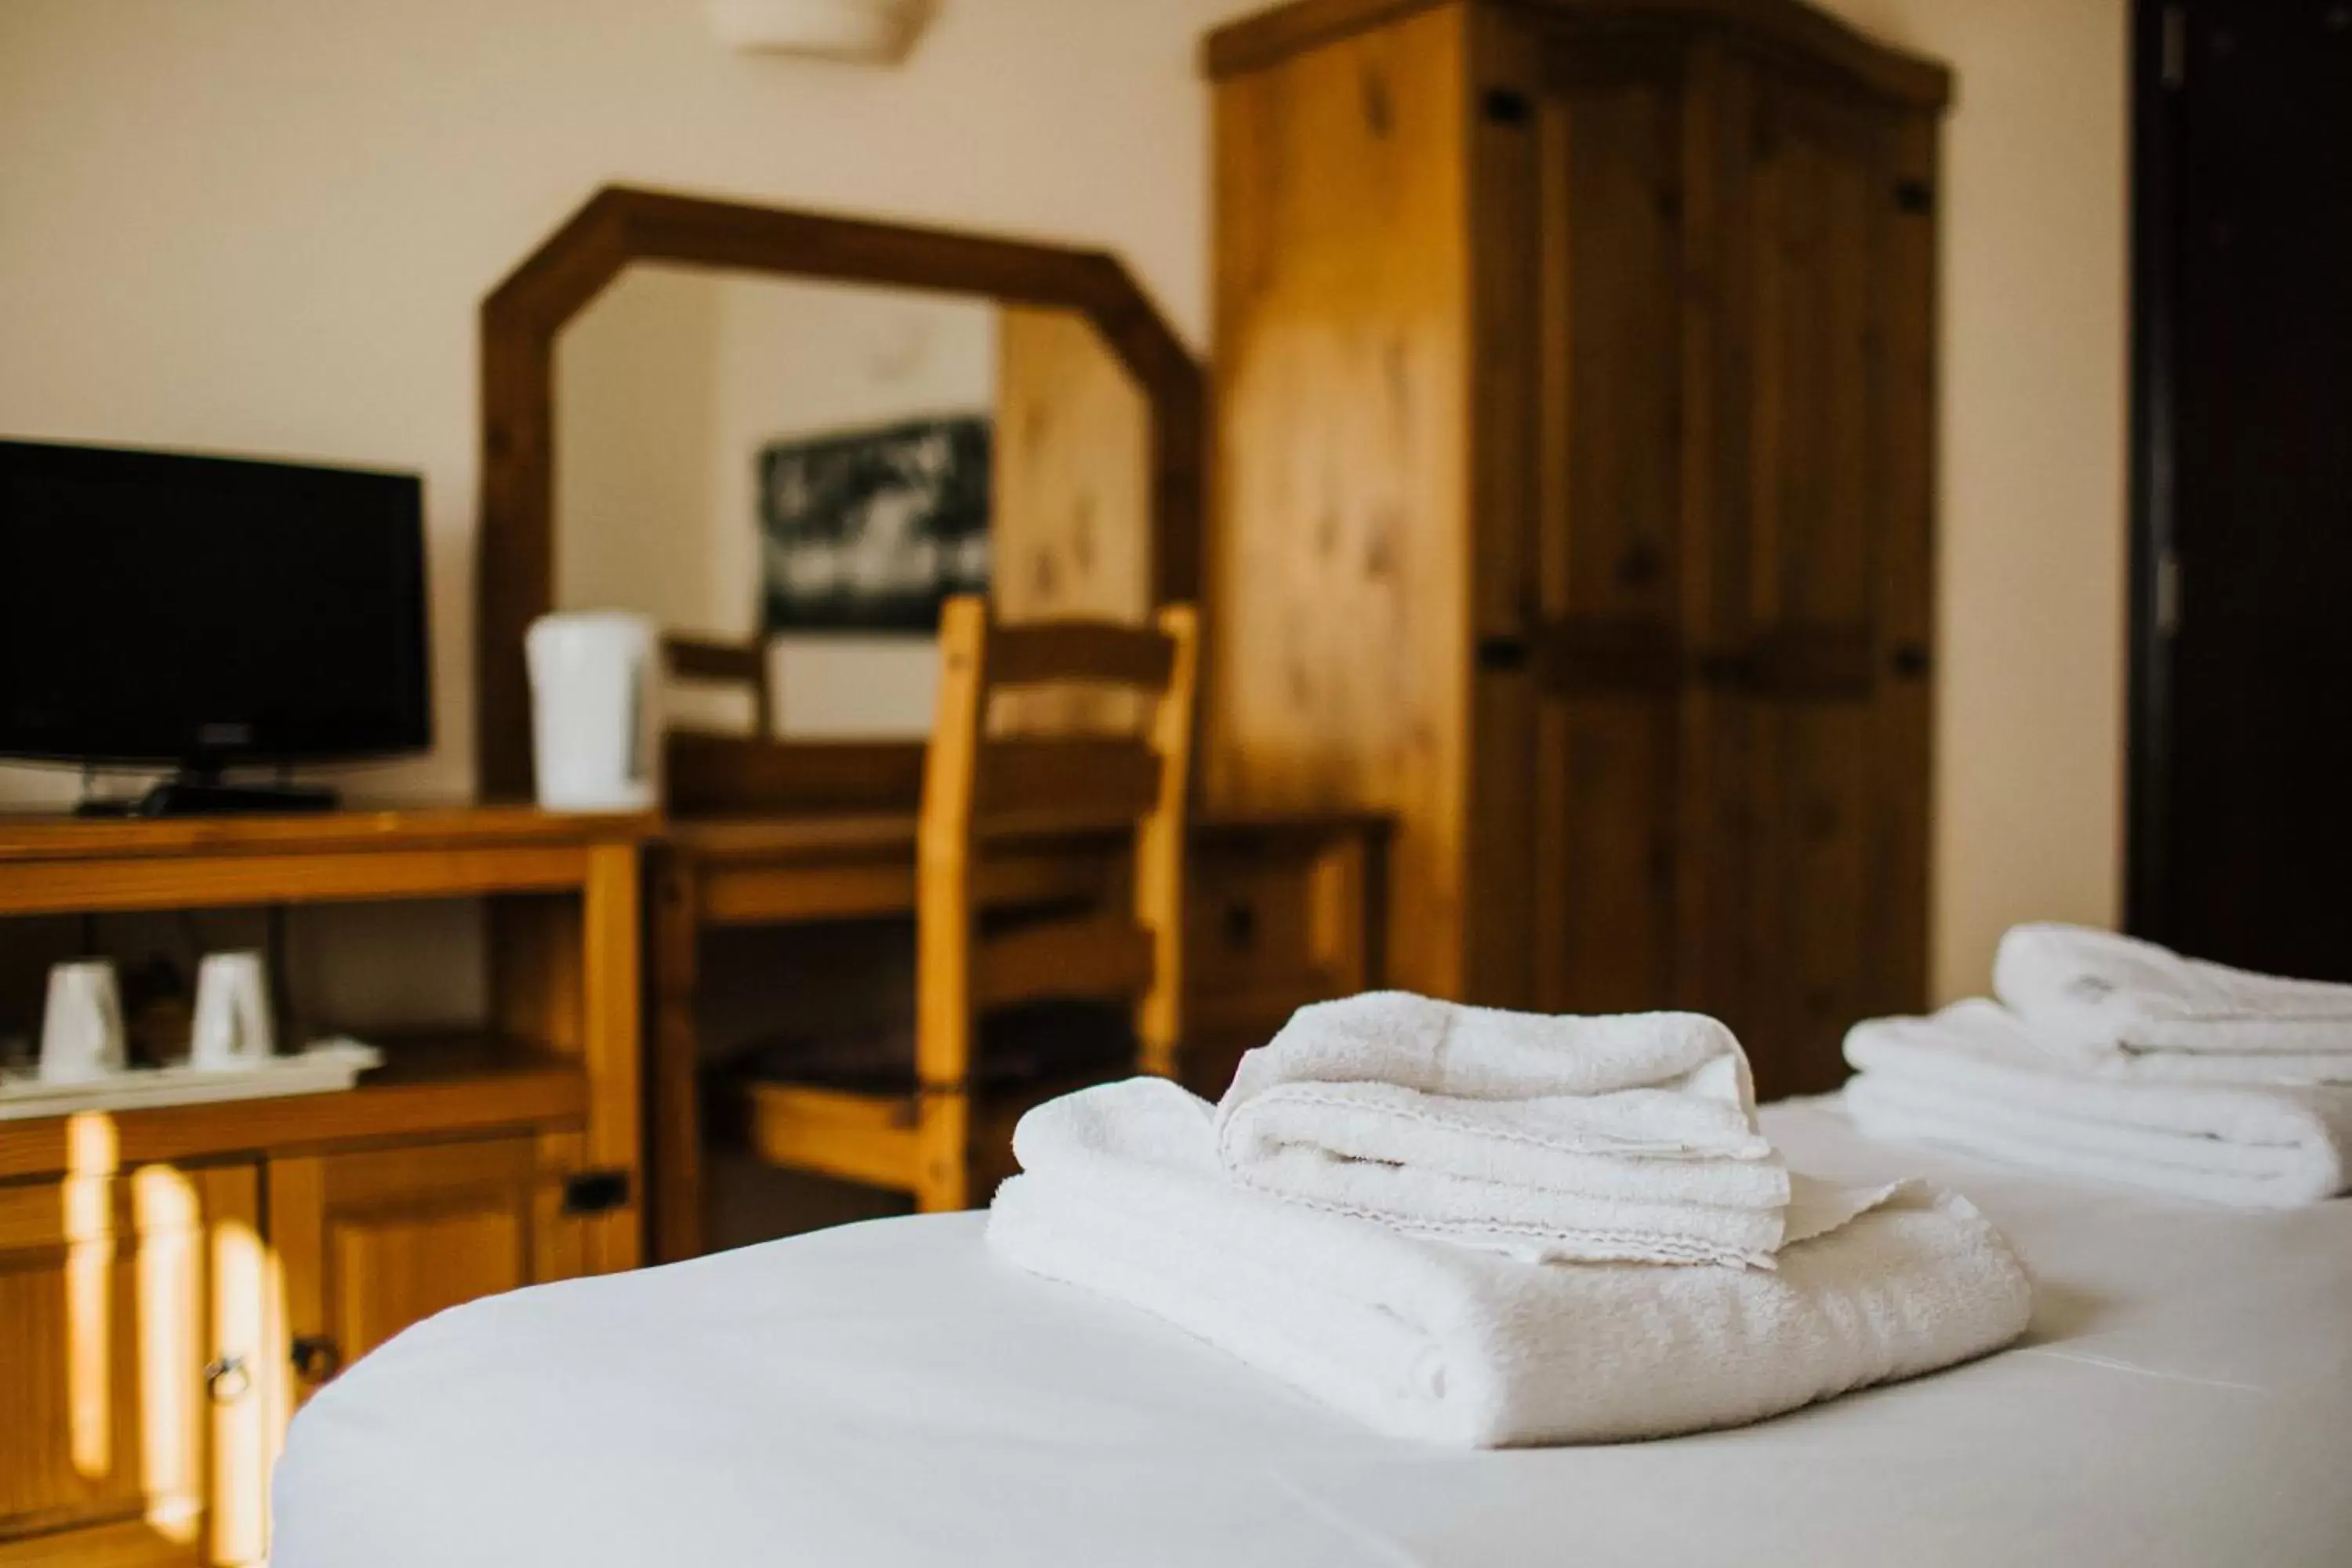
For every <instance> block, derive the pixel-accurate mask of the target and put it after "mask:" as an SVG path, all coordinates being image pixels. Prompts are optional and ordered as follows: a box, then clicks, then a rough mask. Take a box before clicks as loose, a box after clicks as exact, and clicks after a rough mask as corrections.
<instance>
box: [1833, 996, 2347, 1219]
mask: <svg viewBox="0 0 2352 1568" xmlns="http://www.w3.org/2000/svg"><path fill="white" fill-rule="evenodd" d="M1845 1057H1846V1060H1847V1062H1848V1063H1850V1064H1851V1065H1852V1066H1853V1068H1855V1069H1856V1070H1857V1071H1858V1072H1859V1074H1860V1076H1859V1077H1857V1078H1855V1079H1852V1080H1850V1081H1849V1082H1848V1083H1847V1084H1846V1087H1845V1102H1846V1106H1847V1108H1848V1110H1851V1111H1852V1113H1853V1119H1854V1121H1855V1122H1856V1123H1857V1124H1858V1125H1859V1126H1860V1127H1861V1128H1862V1129H1863V1131H1865V1132H1868V1133H1871V1134H1872V1135H1873V1136H1875V1137H1885V1138H1901V1139H1912V1140H1920V1139H1924V1140H1929V1141H1933V1142H1943V1143H1950V1144H1955V1145H1957V1146H1958V1147H1961V1148H1965V1149H1969V1150H1973V1151H1975V1152H1979V1153H1982V1154H1987V1155H1990V1156H1992V1157H1993V1158H1995V1159H1999V1160H2002V1161H2006V1162H2008V1163H2011V1164H2017V1165H2024V1166H2028V1167H2031V1168H2032V1169H2035V1170H2042V1171H2050V1172H2054V1173H2058V1174H2061V1175H2073V1176H2088V1177H2092V1178H2095V1179H2098V1180H2103V1181H2112V1182H2120V1183H2124V1184H2128V1185H2132V1186H2137V1187H2144V1188H2147V1189H2149V1190H2151V1191H2155V1192H2161V1193H2168V1194H2174V1195H2176V1196H2180V1197H2194V1198H2205V1199H2210V1200H2211V1201H2213V1202H2215V1203H2225V1204H2236V1205H2244V1206H2250V1207H2265V1208H2291V1207H2294V1206H2296V1205H2303V1204H2309V1203H2316V1202H2318V1201H2320V1200H2321V1199H2324V1198H2328V1197H2333V1196H2335V1195H2336V1194H2338V1193H2341V1192H2343V1191H2344V1190H2345V1189H2346V1180H2347V1178H2346V1165H2347V1161H2346V1152H2347V1149H2352V1089H2343V1088H2336V1087H2328V1086H2318V1085H2312V1086H2301V1087H2253V1086H2243V1085H2234V1084H2199V1083H2182V1082H2168V1081H2162V1080H2150V1079H2145V1078H2140V1077H2137V1076H2135V1075H2134V1074H2132V1073H2131V1072H2129V1071H2128V1070H2119V1071H2102V1070H2099V1069H2098V1068H2084V1067H2082V1066H2080V1065H2077V1064H2076V1063H2074V1062H2073V1061H2071V1060H2070V1059H2068V1058H2066V1057H2065V1056H2064V1055H2063V1054H2062V1053H2059V1052H2057V1051H2054V1050H2053V1049H2052V1048H2051V1047H2049V1046H2048V1045H2047V1044H2046V1043H2045V1042H2043V1041H2042V1039H2041V1038H2040V1037H2037V1036H2036V1035H2034V1034H2033V1033H2032V1031H2030V1030H2028V1029H2027V1028H2026V1026H2024V1024H2023V1022H2022V1021H2021V1020H2020V1019H2019V1018H2018V1017H2017V1016H2015V1015H2014V1014H2012V1013H2011V1012H2010V1011H2009V1010H2008V1009H2007V1008H2005V1007H2003V1006H2001V1005H2000V1004H1999V1003H1997V1002H1991V1001H1987V1000H1983V999H1978V1000H1973V1001H1968V1002H1958V1003H1955V1004H1953V1005H1951V1006H1949V1007H1947V1008H1945V1009H1944V1010H1943V1011H1942V1012H1940V1013H1937V1014H1936V1015H1935V1016H1932V1017H1927V1018H1874V1019H1872V1020H1870V1021H1868V1022H1866V1023H1862V1024H1857V1025H1855V1026H1854V1027H1853V1030H1852V1031H1851V1032H1849V1033H1848V1034H1847V1036H1846V1040H1845Z"/></svg>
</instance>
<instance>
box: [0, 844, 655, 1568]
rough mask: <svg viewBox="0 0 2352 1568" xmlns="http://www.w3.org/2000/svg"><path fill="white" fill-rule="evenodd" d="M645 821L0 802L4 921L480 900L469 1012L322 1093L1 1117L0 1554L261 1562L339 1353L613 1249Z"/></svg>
mask: <svg viewBox="0 0 2352 1568" xmlns="http://www.w3.org/2000/svg"><path fill="white" fill-rule="evenodd" d="M654 830H655V822H654V819H652V818H638V817H564V816H550V815H547V814H544V813H541V812H539V811H536V810H532V809H530V808H527V807H507V806H496V807H483V808H478V809H450V810H431V811H408V812H373V813H336V814H331V815H326V816H307V817H247V818H207V819H194V820H176V821H152V822H151V821H139V822H120V821H116V822H77V821H69V820H61V819H56V818H46V819H39V818H29V817H26V818H17V819H13V820H12V819H8V818H5V817H0V942H5V941H6V940H7V921H8V919H9V918H11V917H20V916H36V915H59V914H77V913H82V912H96V911H107V910H173V909H223V908H228V907H232V906H247V907H251V906H257V905H260V906H266V905H277V904H283V905H302V904H314V903H327V902H352V901H365V900H401V899H436V898H480V899H484V900H488V910H489V915H488V933H489V940H488V949H489V952H488V962H489V967H490V974H489V982H490V989H489V994H490V996H491V1000H492V1008H491V1011H492V1015H493V1017H492V1020H491V1022H490V1023H489V1024H488V1026H485V1027H484V1028H482V1029H480V1030H479V1031H478V1032H475V1033H473V1034H470V1035H467V1036H462V1037H453V1038H439V1039H433V1040H402V1039H396V1038H394V1039H383V1040H378V1041H376V1042H374V1043H377V1044H380V1045H382V1046H383V1047H384V1049H385V1051H386V1054H387V1057H388V1058H389V1059H388V1061H387V1064H386V1066H385V1067H384V1068H381V1069H379V1070H378V1071H376V1072H373V1073H371V1074H369V1075H368V1077H367V1078H366V1079H363V1080H362V1083H361V1085H360V1087H359V1088H357V1089H352V1090H351V1091H349V1092H347V1093H341V1094H325V1095H310V1096H300V1097H292V1098H287V1099H280V1100H248V1101H245V1102H242V1103H228V1104H213V1105H194V1106H184V1107H174V1108H168V1109H158V1110H126V1111H117V1112H100V1111H89V1112H83V1113H79V1114H76V1115H69V1116H58V1117H49V1118H46V1119H41V1120H29V1121H0V1568H6V1565H13V1564H19V1563H33V1562H38V1563H108V1564H130V1563H138V1564H146V1563H158V1564H161V1563H173V1564H184V1563H208V1564H210V1563H254V1562H258V1561H260V1560H261V1559H262V1558H263V1557H264V1556H266V1554H267V1552H268V1475H269V1465H270V1462H271V1460H272V1458H274V1457H275V1454H276V1452H277V1448H278V1442H279V1438H280V1436H281V1434H282V1433H283V1431H284V1428H285V1424H286V1422H287V1420H288V1419H289V1417H290V1415H291V1414H292V1412H293V1411H294V1409H295V1408H296V1407H297V1406H298V1405H299V1404H300V1403H301V1401H302V1400H303V1399H304V1398H305V1397H307V1396H308V1394H310V1392H311V1391H312V1390H313V1389H315V1388H316V1387H318V1386H319V1385H320V1384H322V1383H323V1382H325V1381H326V1380H327V1379H328V1378H331V1376H333V1375H334V1373H335V1372H336V1371H337V1370H338V1369H339V1368H340V1367H341V1366H342V1365H344V1364H346V1363H349V1362H350V1361H352V1360H353V1359H354V1358H356V1357H358V1356H360V1355H362V1354H363V1353H364V1352H367V1351H368V1350H369V1349H370V1348H372V1347H373V1346H374V1345H376V1344H378V1343H380V1342H383V1340H385V1339H387V1338H389V1337H390V1336H391V1335H392V1334H394V1333H395V1332H397V1331H399V1330H401V1329H402V1328H404V1327H405V1326H406V1325H408V1324H409V1323H412V1322H415V1321H417V1320H418V1319H420V1318H423V1317H425V1316H427V1315H428V1314H430V1313H432V1312H435V1311H437V1310H440V1309H442V1308H444V1307H446V1306H451V1305H454V1304H456V1303H457V1302H459V1301H462V1300H468V1299H471V1298H473V1297H476V1296H480V1295H486V1294H488V1293H490V1292H493V1291H497V1290H502V1289H511V1288H513V1287H516V1286H520V1285H525V1284H530V1283H534V1282H538V1281H541V1280H546V1279H561V1278H564V1277H567V1276H572V1275H578V1274H584V1273H594V1272H599V1271H603V1270H607V1269H617V1268H630V1267H633V1266H634V1265H635V1263H636V1262H637V1261H638V1256H639V1250H640V1245H641V1244H640V1201H641V1194H642V1191H643V1180H642V1170H641V1166H642V1160H641V1155H640V1145H641V1142H642V1133H641V1130H640V1120H639V1110H638V1085H637V1079H638V1070H639V1069H638V1062H639V1041H640V1015H639V1000H638V952H639V937H640V929H639V920H640V914H639V854H638V852H639V847H640V845H641V844H642V842H643V840H644V839H645V838H646V837H647V836H648V834H650V833H651V832H653V831H654ZM418 980H419V983H420V984H433V977H432V976H429V975H420V976H419V977H418Z"/></svg>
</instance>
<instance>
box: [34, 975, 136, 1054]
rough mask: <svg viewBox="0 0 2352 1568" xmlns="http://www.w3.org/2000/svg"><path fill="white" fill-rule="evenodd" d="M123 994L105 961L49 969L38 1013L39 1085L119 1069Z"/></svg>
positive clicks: (122, 1050)
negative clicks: (46, 992)
mask: <svg viewBox="0 0 2352 1568" xmlns="http://www.w3.org/2000/svg"><path fill="white" fill-rule="evenodd" d="M123 1066H124V1046H123V1036H122V993H121V989H120V988H119V987H118V986H117V985H116V984H115V982H114V965H113V963H111V962H110V961H109V960H107V959H103V958H84V959H77V960H75V961H73V962H71V963H57V964H51V965H50V966H49V998H48V1005H47V1007H46V1008H45V1009H44V1010H43V1011H42V1014H41V1081H42V1082H43V1083H88V1082H90V1081H91V1080H92V1079H102V1078H105V1077H107V1076H109V1075H110V1074H113V1073H119V1072H121V1071H122V1070H123Z"/></svg>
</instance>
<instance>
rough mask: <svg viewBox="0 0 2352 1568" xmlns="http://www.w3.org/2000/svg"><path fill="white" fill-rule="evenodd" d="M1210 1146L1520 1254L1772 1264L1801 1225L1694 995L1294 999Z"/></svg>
mask: <svg viewBox="0 0 2352 1568" xmlns="http://www.w3.org/2000/svg"><path fill="white" fill-rule="evenodd" d="M1216 1146H1217V1155H1218V1158H1219V1160H1220V1161H1221V1162H1222V1163H1223V1166H1224V1168H1225V1170H1226V1171H1227V1172H1228V1173H1230V1174H1231V1175H1232V1176H1233V1177H1234V1180H1236V1181H1238V1182H1241V1183H1243V1184H1246V1185H1248V1186H1252V1187H1255V1188H1257V1189H1259V1190H1261V1191H1263V1192H1266V1193H1269V1194H1274V1195H1276V1196H1277V1197H1281V1198H1286V1199H1288V1200H1290V1201H1292V1202H1295V1203H1298V1204H1302V1205H1307V1206H1310V1207H1314V1208H1318V1209H1323V1210H1326V1211H1328V1212H1330V1213H1334V1214H1345V1215H1357V1216H1360V1217H1362V1218H1368V1219H1376V1220H1380V1221H1381V1222H1382V1223H1384V1224H1387V1225H1391V1226H1395V1227H1397V1228H1398V1229H1401V1230H1404V1231H1407V1232H1409V1233H1411V1234H1412V1235H1416V1236H1425V1237H1434V1238H1437V1239H1441V1240H1447V1241H1454V1242H1458V1243H1462V1244H1465V1245H1468V1246H1474V1247H1486V1248H1490V1249H1492V1250H1496V1251H1501V1252H1507V1253H1509V1254H1510V1255H1512V1256H1514V1257H1518V1258H1525V1259H1528V1260H1529V1261H1543V1260H1546V1259H1576V1260H1585V1261H1598V1260H1622V1261H1647V1262H1654V1263H1747V1264H1752V1265H1756V1266H1759V1267H1764V1268H1769V1267H1771V1266H1772V1258H1773V1255H1774V1254H1775V1253H1776V1252H1777V1251H1778V1250H1779V1249H1780V1247H1781V1246H1782V1245H1783V1244H1784V1242H1786V1241H1788V1240H1790V1239H1795V1238H1798V1237H1792V1236H1791V1234H1790V1232H1789V1230H1788V1228H1787V1223H1788V1207H1789V1195H1790V1187H1789V1175H1788V1172H1787V1171H1786V1169H1784V1168H1783V1166H1782V1164H1781V1163H1780V1159H1779V1157H1778V1156H1777V1155H1775V1154H1774V1153H1773V1152H1772V1146H1771V1144H1770V1143H1769V1142H1768V1141H1767V1140H1766V1139H1765V1138H1764V1137H1763V1136H1762V1135H1761V1134H1760V1133H1759V1132H1758V1131H1756V1104H1755V1091H1754V1089H1753V1088H1752V1087H1751V1083H1750V1079H1749V1077H1748V1061H1747V1058H1746V1057H1744V1056H1743V1055H1742V1054H1741V1052H1740V1049H1739V1043H1738V1040H1736V1039H1734V1038H1733V1037H1732V1035H1731V1031H1730V1030H1728V1029H1727V1028H1725V1027H1724V1026H1722V1025H1721V1024H1718V1023H1717V1022H1716V1021H1715V1020H1714V1019H1712V1018H1708V1017H1704V1016H1700V1015H1697V1014H1695V1013H1647V1014H1629V1015H1623V1016H1611V1017H1548V1016H1539V1015H1536V1014H1528V1013H1507V1012H1501V1011H1498V1010H1496V1009H1494V1008H1488V1007H1465V1006H1462V1005H1457V1004H1454V1003H1450V1002H1438V1001H1433V1000H1431V999H1430V998H1428V997H1425V996H1415V995H1412V994H1407V993H1404V992H1398V991H1386V992H1376V993H1372V994H1367V995H1362V996H1353V997H1349V998H1348V999H1347V1000H1345V1001H1340V1002H1325V1003H1318V1004H1316V1005H1312V1006H1307V1007H1302V1008H1300V1009H1299V1010H1298V1011H1297V1014H1295V1015H1294V1016H1292V1018H1291V1020H1290V1022H1289V1023H1288V1024H1286V1025H1285V1026H1283V1028H1282V1030H1281V1032H1280V1033H1278V1034H1276V1036H1275V1037H1274V1038H1273V1040H1272V1041H1270V1042H1269V1043H1268V1044H1267V1045H1265V1047H1261V1048H1259V1049H1257V1050H1255V1051H1252V1052H1250V1053H1249V1054H1248V1055H1247V1056H1245V1057H1244V1058H1242V1062H1241V1066H1240V1068H1239V1069H1238V1070H1237V1071H1236V1072H1235V1073H1234V1081H1233V1085H1232V1087H1231V1088H1230V1089H1227V1090H1226V1091H1225V1096H1224V1099H1223V1101H1222V1102H1221V1103H1220V1105H1219V1106H1218V1110H1217V1145H1216ZM1800 1218H1801V1219H1802V1218H1803V1215H1802V1214H1801V1215H1800ZM1814 1223H1819V1222H1818V1221H1815V1222H1814ZM1800 1235H1801V1233H1800Z"/></svg>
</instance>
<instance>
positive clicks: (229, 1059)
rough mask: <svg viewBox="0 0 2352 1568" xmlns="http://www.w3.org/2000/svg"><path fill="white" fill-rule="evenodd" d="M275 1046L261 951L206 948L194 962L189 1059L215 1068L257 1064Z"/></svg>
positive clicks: (268, 1054)
mask: <svg viewBox="0 0 2352 1568" xmlns="http://www.w3.org/2000/svg"><path fill="white" fill-rule="evenodd" d="M277 1048H278V1042H277V1039H276V1037H275V1035H274V1033H273V1031H272V1030H271V1028H270V1023H269V985H268V975H267V973H266V972H265V971H264V970H263V968H262V966H261V954H259V953H257V952H211V953H206V954H205V961H204V963H200V964H198V965H197V966H196V1016H195V1027H194V1032H193V1033H192V1035H191V1037H190V1039H189V1044H188V1065H189V1066H190V1067H196V1068H208V1069H211V1070H214V1071H230V1070H234V1069H236V1068H252V1067H258V1066H260V1065H261V1064H262V1063H264V1062H266V1061H268V1059H269V1058H270V1056H271V1054H272V1053H273V1052H275V1051H276V1050H277Z"/></svg>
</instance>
